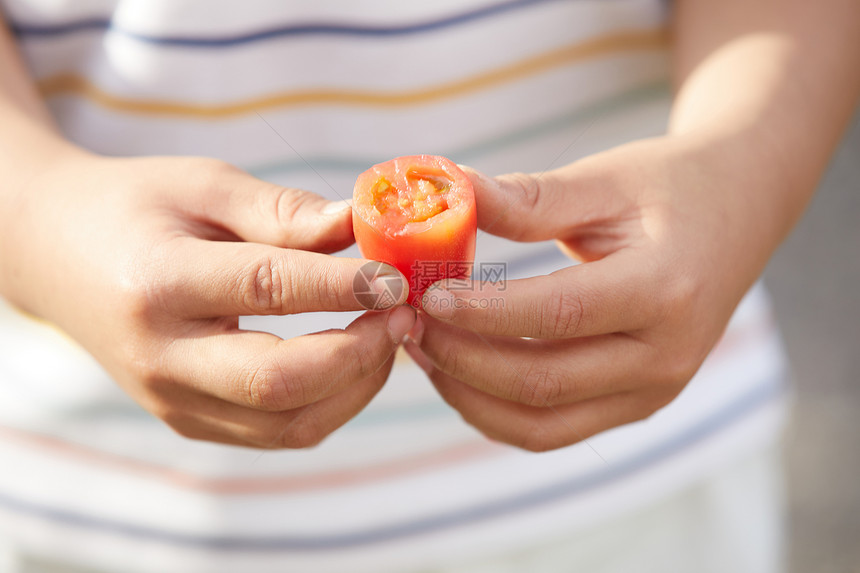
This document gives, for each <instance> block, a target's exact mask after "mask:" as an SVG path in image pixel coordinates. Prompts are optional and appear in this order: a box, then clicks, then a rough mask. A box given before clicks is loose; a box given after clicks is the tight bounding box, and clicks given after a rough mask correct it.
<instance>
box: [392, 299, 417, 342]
mask: <svg viewBox="0 0 860 573" xmlns="http://www.w3.org/2000/svg"><path fill="white" fill-rule="evenodd" d="M414 324H415V310H414V309H413V308H412V307H411V306H398V307H397V308H395V309H394V310H392V311H391V313H390V314H389V315H388V333H389V334H390V335H391V339H392V340H393V341H394V343H395V344H400V343H401V342H403V338H404V337H405V336H406V333H407V332H409V331H410V330H412V325H414Z"/></svg>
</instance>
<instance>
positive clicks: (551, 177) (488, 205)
mask: <svg viewBox="0 0 860 573" xmlns="http://www.w3.org/2000/svg"><path fill="white" fill-rule="evenodd" d="M586 163H587V162H586V160H584V161H581V162H577V163H572V164H570V165H567V166H565V167H563V168H561V169H555V170H552V171H545V172H542V173H509V174H506V175H499V176H497V177H489V176H487V175H485V174H483V173H480V172H479V171H476V170H474V169H472V168H470V167H462V166H461V168H462V169H463V171H465V172H466V174H467V175H468V176H469V179H470V180H471V181H472V184H473V186H474V188H475V201H476V203H477V207H478V227H479V228H481V229H483V230H484V231H486V232H488V233H492V234H493V235H498V236H501V237H505V238H508V239H513V240H516V241H546V240H550V239H560V238H561V239H563V238H567V237H570V236H572V235H574V234H576V233H577V231H578V230H579V229H581V228H582V226H583V225H588V224H594V223H600V222H602V221H606V220H608V219H610V218H612V217H613V216H615V213H616V211H617V209H618V208H619V206H620V205H619V204H618V203H619V201H618V199H619V197H613V194H612V193H611V188H610V185H611V182H610V181H609V178H608V177H604V176H603V174H602V172H601V170H599V169H594V168H593V167H592V166H590V165H587V164H586Z"/></svg>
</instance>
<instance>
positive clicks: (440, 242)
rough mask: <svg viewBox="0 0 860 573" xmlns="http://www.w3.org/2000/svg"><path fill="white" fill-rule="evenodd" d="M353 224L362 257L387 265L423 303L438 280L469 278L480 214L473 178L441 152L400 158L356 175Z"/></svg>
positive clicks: (414, 298)
mask: <svg viewBox="0 0 860 573" xmlns="http://www.w3.org/2000/svg"><path fill="white" fill-rule="evenodd" d="M353 209H354V212H353V217H352V228H353V231H354V233H355V240H356V242H357V243H358V248H359V249H360V250H361V254H362V256H364V257H365V258H368V259H373V260H377V261H382V262H384V263H388V264H390V265H392V266H393V267H395V268H396V269H397V270H399V271H400V272H401V273H403V275H404V276H405V277H406V279H407V280H408V281H409V298H408V303H409V304H411V305H412V306H414V307H416V308H417V307H419V306H420V305H421V297H422V296H423V294H424V291H425V290H427V287H429V286H430V285H431V284H433V283H434V282H436V281H439V280H442V279H446V278H452V279H465V278H468V277H469V275H470V274H471V272H472V268H471V267H472V261H473V260H474V258H475V237H476V232H477V212H476V210H475V192H474V189H473V188H472V182H471V181H470V180H469V178H468V177H467V176H466V174H465V173H463V171H462V170H461V169H460V168H459V167H457V166H456V165H455V164H454V163H453V162H452V161H451V160H449V159H446V158H444V157H439V156H437V155H412V156H407V157H398V158H396V159H392V160H390V161H386V162H385V163H380V164H379V165H374V166H373V167H371V168H370V169H368V170H367V171H365V172H364V173H362V174H361V175H359V176H358V179H357V180H356V182H355V190H354V192H353Z"/></svg>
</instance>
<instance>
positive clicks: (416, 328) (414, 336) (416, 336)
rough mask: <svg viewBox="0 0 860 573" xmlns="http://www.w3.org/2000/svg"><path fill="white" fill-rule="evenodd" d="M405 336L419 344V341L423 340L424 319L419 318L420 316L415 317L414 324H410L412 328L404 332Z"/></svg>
mask: <svg viewBox="0 0 860 573" xmlns="http://www.w3.org/2000/svg"><path fill="white" fill-rule="evenodd" d="M406 338H407V339H408V340H411V341H412V342H414V343H415V344H416V345H418V346H421V341H422V340H424V321H422V320H421V317H420V316H418V317H416V318H415V324H414V325H412V330H410V331H409V332H408V333H407V334H406Z"/></svg>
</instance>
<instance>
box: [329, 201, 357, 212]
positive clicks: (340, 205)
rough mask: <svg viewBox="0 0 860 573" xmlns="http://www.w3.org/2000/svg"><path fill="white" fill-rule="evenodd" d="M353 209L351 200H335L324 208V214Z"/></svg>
mask: <svg viewBox="0 0 860 573" xmlns="http://www.w3.org/2000/svg"><path fill="white" fill-rule="evenodd" d="M350 209H352V205H350V204H349V201H334V202H331V203H329V204H328V205H326V206H325V207H323V208H322V214H323V215H339V214H341V213H343V212H344V211H349V210H350Z"/></svg>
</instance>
